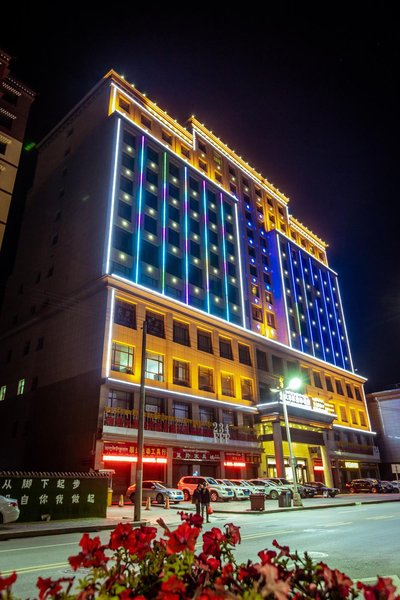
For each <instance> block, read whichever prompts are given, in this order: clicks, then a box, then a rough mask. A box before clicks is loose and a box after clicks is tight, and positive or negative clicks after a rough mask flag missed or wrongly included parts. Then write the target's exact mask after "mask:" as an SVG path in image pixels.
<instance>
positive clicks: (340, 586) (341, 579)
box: [318, 563, 353, 598]
mask: <svg viewBox="0 0 400 600" xmlns="http://www.w3.org/2000/svg"><path fill="white" fill-rule="evenodd" d="M318 566H319V567H320V568H321V569H322V577H323V579H324V581H325V584H326V586H327V588H328V589H330V590H332V589H334V590H337V591H338V592H339V594H341V596H343V597H344V598H347V596H348V594H349V591H350V588H351V587H352V585H353V582H352V580H351V579H350V577H348V576H347V575H345V574H344V573H342V572H341V571H338V569H330V568H329V567H328V565H325V564H324V563H319V565H318Z"/></svg>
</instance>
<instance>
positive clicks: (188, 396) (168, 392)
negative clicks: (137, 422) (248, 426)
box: [107, 377, 257, 412]
mask: <svg viewBox="0 0 400 600" xmlns="http://www.w3.org/2000/svg"><path fill="white" fill-rule="evenodd" d="M107 381H112V382H114V383H120V384H121V385H126V386H129V387H134V388H140V384H139V383H132V382H131V381H122V380H121V379H115V378H114V377H107ZM146 390H152V391H154V392H157V393H158V394H160V393H163V394H166V395H168V396H178V397H179V398H186V399H190V400H193V401H196V402H197V401H198V400H201V402H211V403H214V404H215V403H216V404H220V405H221V406H232V407H233V408H237V409H240V410H244V411H245V412H257V409H256V408H254V407H253V406H246V405H244V404H235V403H234V402H225V400H217V399H213V398H205V397H204V396H194V395H193V394H184V393H183V392H174V391H172V390H167V389H164V388H159V387H153V386H151V385H146Z"/></svg>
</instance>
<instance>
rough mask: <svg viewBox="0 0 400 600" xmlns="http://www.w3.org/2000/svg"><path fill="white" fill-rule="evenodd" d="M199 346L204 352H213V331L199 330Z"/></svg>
mask: <svg viewBox="0 0 400 600" xmlns="http://www.w3.org/2000/svg"><path fill="white" fill-rule="evenodd" d="M197 348H198V349H199V350H202V351H203V352H209V353H210V354H212V353H213V348H212V339H211V332H210V331H204V330H203V329H198V330H197Z"/></svg>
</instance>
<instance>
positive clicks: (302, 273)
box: [299, 250, 315, 356]
mask: <svg viewBox="0 0 400 600" xmlns="http://www.w3.org/2000/svg"><path fill="white" fill-rule="evenodd" d="M299 262H300V271H301V280H302V282H303V292H304V298H305V301H306V310H307V319H308V329H309V332H310V338H311V346H312V352H313V355H314V356H315V350H314V336H313V330H312V322H311V318H310V309H309V306H308V298H307V288H306V281H305V277H304V269H303V259H302V257H301V250H299Z"/></svg>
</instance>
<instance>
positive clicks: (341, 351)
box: [326, 271, 346, 369]
mask: <svg viewBox="0 0 400 600" xmlns="http://www.w3.org/2000/svg"><path fill="white" fill-rule="evenodd" d="M326 273H327V275H328V281H329V289H330V292H331V301H332V310H333V314H334V315H335V323H336V332H337V336H338V340H339V348H340V354H341V355H342V367H343V369H345V368H346V362H345V360H344V354H343V344H342V337H341V335H340V327H339V321H338V317H337V310H336V306H335V297H334V295H333V289H332V280H331V274H330V273H329V271H327V272H326Z"/></svg>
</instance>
